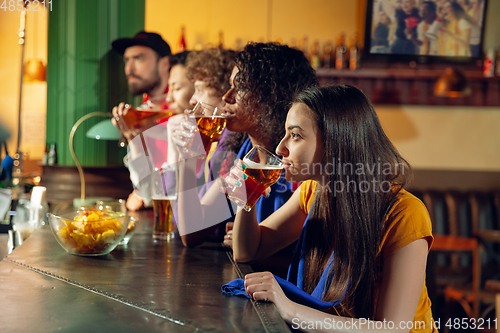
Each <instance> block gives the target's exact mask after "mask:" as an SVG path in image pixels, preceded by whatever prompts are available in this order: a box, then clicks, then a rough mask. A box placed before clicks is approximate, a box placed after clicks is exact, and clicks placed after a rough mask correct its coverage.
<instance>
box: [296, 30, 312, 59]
mask: <svg viewBox="0 0 500 333" xmlns="http://www.w3.org/2000/svg"><path fill="white" fill-rule="evenodd" d="M308 43H309V41H308V38H307V36H304V37H303V38H302V39H300V40H299V44H298V49H299V50H301V51H302V53H304V55H305V56H306V58H307V60H309V62H310V61H311V55H310V54H309V44H308Z"/></svg>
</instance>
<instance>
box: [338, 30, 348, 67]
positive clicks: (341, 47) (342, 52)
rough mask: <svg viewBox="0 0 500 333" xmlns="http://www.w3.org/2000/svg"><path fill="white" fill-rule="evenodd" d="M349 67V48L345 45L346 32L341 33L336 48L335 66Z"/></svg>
mask: <svg viewBox="0 0 500 333" xmlns="http://www.w3.org/2000/svg"><path fill="white" fill-rule="evenodd" d="M346 67H347V48H346V46H345V33H341V34H340V38H339V42H338V44H337V47H336V48H335V68H336V69H344V68H346Z"/></svg>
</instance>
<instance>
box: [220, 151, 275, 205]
mask: <svg viewBox="0 0 500 333" xmlns="http://www.w3.org/2000/svg"><path fill="white" fill-rule="evenodd" d="M243 164H244V165H245V166H246V168H245V170H244V171H243V172H244V174H245V175H247V179H245V181H244V182H243V183H242V184H241V186H235V187H234V188H233V189H232V190H231V192H230V193H228V195H227V196H228V198H229V199H231V200H232V201H234V202H235V203H236V204H237V205H238V206H239V207H242V208H243V209H244V210H246V211H247V212H249V211H250V210H251V209H252V207H253V206H254V205H255V203H256V202H257V200H258V199H259V198H260V196H261V195H262V194H264V192H265V190H266V189H267V188H268V187H269V186H271V185H273V184H274V183H276V182H277V181H278V179H279V178H280V175H281V172H282V171H283V163H282V162H281V160H280V159H279V157H278V156H276V155H274V154H273V153H271V152H270V151H268V150H267V149H265V148H264V147H261V146H254V147H253V148H252V150H250V151H249V152H248V154H246V155H245V157H243Z"/></svg>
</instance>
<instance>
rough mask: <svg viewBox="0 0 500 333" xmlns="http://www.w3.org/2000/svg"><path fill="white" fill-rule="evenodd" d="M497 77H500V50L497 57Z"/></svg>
mask: <svg viewBox="0 0 500 333" xmlns="http://www.w3.org/2000/svg"><path fill="white" fill-rule="evenodd" d="M495 75H496V76H500V50H497V52H496V56H495Z"/></svg>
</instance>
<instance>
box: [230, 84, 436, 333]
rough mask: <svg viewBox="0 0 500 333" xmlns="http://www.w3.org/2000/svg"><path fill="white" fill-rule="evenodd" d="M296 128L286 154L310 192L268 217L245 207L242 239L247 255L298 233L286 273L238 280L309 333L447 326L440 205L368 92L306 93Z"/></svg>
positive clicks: (243, 258)
mask: <svg viewBox="0 0 500 333" xmlns="http://www.w3.org/2000/svg"><path fill="white" fill-rule="evenodd" d="M285 126H286V133H285V135H284V137H283V139H282V140H281V142H280V144H279V145H278V147H277V148H276V153H277V154H279V155H281V156H283V160H282V161H283V164H284V168H285V170H286V179H287V181H291V182H300V181H302V184H301V186H300V190H297V191H295V192H294V194H293V195H292V197H291V198H290V200H288V201H287V202H286V204H285V205H283V206H282V207H281V208H280V209H278V210H277V211H276V212H275V213H274V214H272V215H271V216H269V217H268V218H267V219H265V220H264V221H262V223H257V222H258V221H257V216H256V214H255V212H254V211H253V210H252V211H250V212H246V211H244V210H241V211H239V212H238V213H237V215H236V217H235V220H234V229H233V230H232V231H233V232H232V238H233V257H234V259H235V261H236V262H248V261H253V260H259V259H262V258H265V257H268V256H270V255H272V254H273V253H275V252H276V251H278V250H280V249H282V248H284V247H286V246H288V245H289V244H291V243H292V242H294V241H297V247H296V249H295V252H294V256H293V258H292V261H291V264H290V267H289V270H288V277H287V281H284V280H282V279H279V278H276V277H274V276H273V274H271V273H269V272H258V273H252V274H248V275H246V276H245V279H244V281H242V280H235V281H233V282H231V283H230V284H231V286H232V287H237V288H238V291H241V293H238V294H243V293H244V294H243V295H245V294H246V295H248V297H251V298H253V299H254V300H258V301H269V302H273V303H274V304H275V305H276V307H277V309H278V311H279V313H280V315H281V316H282V317H283V319H284V320H285V321H286V322H288V323H289V324H290V325H291V327H292V328H294V329H299V330H301V331H306V332H330V331H332V330H339V331H349V330H351V329H353V330H355V331H356V332H365V331H367V332H369V331H391V332H437V330H436V324H435V323H434V322H433V319H432V311H431V302H430V300H429V296H428V294H427V288H426V286H425V270H426V261H427V254H428V251H429V249H430V248H431V245H432V242H433V236H432V230H431V229H432V224H431V220H430V217H429V213H428V212H427V209H426V208H425V206H424V204H423V203H422V202H421V201H420V200H419V199H417V198H416V197H415V196H413V195H412V194H410V193H409V192H407V191H406V190H405V189H404V188H405V185H406V184H407V182H408V180H409V179H410V178H411V170H410V166H409V164H408V163H407V161H406V160H405V159H404V158H403V157H402V156H401V155H400V154H399V153H398V151H397V150H396V148H395V147H394V146H393V145H392V143H391V142H390V140H389V139H388V138H387V136H386V134H385V133H384V131H383V129H382V126H381V125H380V122H379V119H378V117H377V114H376V112H375V110H374V108H373V106H372V104H371V103H370V101H369V100H368V98H366V96H365V95H364V94H363V93H362V92H361V91H360V90H359V89H357V88H355V87H352V86H344V85H340V86H332V87H322V88H317V87H315V88H311V89H307V90H305V91H303V92H301V93H300V94H298V96H297V97H296V98H295V100H294V103H293V105H292V106H291V108H290V111H289V112H288V116H287V119H286V124H285ZM243 169H244V166H243V165H242V164H241V161H238V162H237V163H236V165H235V166H234V167H233V168H232V169H231V172H230V176H228V177H227V178H226V180H227V182H228V183H229V184H232V185H235V184H236V182H237V181H239V182H243V179H244V177H243ZM225 287H226V286H225ZM224 290H228V289H224ZM228 291H230V292H234V288H231V290H228Z"/></svg>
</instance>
